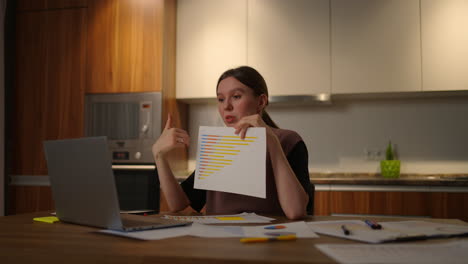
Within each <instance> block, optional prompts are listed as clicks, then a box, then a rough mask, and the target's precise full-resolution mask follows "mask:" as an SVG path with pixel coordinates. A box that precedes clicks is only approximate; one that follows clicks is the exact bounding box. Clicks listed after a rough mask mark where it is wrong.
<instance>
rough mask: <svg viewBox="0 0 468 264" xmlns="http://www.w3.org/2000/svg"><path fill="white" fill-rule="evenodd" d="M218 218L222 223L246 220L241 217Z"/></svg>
mask: <svg viewBox="0 0 468 264" xmlns="http://www.w3.org/2000/svg"><path fill="white" fill-rule="evenodd" d="M216 218H217V219H219V220H222V221H234V220H245V219H244V218H243V217H240V216H219V217H216Z"/></svg>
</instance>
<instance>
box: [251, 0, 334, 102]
mask: <svg viewBox="0 0 468 264" xmlns="http://www.w3.org/2000/svg"><path fill="white" fill-rule="evenodd" d="M247 33H248V34H247V40H248V41H247V43H248V48H247V62H248V64H249V65H250V66H252V67H254V68H256V69H257V70H258V71H259V72H260V73H261V74H262V75H263V77H264V78H265V81H266V82H267V85H268V89H269V93H270V95H310V94H317V93H330V5H329V1H328V0H289V1H284V0H249V1H248V30H247Z"/></svg>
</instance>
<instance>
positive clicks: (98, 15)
mask: <svg viewBox="0 0 468 264" xmlns="http://www.w3.org/2000/svg"><path fill="white" fill-rule="evenodd" d="M165 11H167V10H165V1H164V0H158V1H128V0H125V1H115V0H112V1H111V0H98V1H96V0H95V1H90V2H89V6H88V13H89V19H88V40H87V43H88V44H87V85H86V92H87V93H125V92H155V91H161V90H162V79H163V66H164V65H163V63H164V60H165V59H167V58H165V56H169V55H167V53H165V51H166V49H167V47H165V44H166V41H167V40H166V39H165V37H166V36H165V35H164V34H165V26H166V25H167V23H166V21H165V18H166V16H167V15H171V13H170V12H169V13H168V14H167V15H166V13H165Z"/></svg>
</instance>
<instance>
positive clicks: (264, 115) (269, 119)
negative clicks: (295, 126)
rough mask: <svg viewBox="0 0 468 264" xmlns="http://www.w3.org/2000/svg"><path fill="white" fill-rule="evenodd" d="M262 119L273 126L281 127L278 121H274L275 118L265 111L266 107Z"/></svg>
mask: <svg viewBox="0 0 468 264" xmlns="http://www.w3.org/2000/svg"><path fill="white" fill-rule="evenodd" d="M262 119H263V122H265V124H267V125H269V126H271V127H273V128H279V127H278V125H276V123H275V122H274V121H273V119H271V117H270V115H269V114H268V113H267V112H266V111H265V109H263V111H262Z"/></svg>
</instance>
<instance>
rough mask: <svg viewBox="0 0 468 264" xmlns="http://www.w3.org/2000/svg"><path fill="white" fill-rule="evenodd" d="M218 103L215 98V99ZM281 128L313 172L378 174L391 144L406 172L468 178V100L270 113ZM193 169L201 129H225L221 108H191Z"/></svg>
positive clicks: (366, 102) (337, 104)
mask: <svg viewBox="0 0 468 264" xmlns="http://www.w3.org/2000/svg"><path fill="white" fill-rule="evenodd" d="M213 100H215V99H213ZM267 109H268V112H269V113H270V115H271V117H272V118H273V120H274V121H275V122H276V123H277V124H278V125H279V126H280V127H282V128H288V129H292V130H295V131H297V132H298V133H299V134H300V135H301V136H302V137H303V139H304V141H305V143H306V145H307V147H308V150H309V170H310V172H350V173H352V172H366V173H367V172H368V173H378V172H380V169H379V160H381V159H383V158H384V157H385V148H386V146H387V144H388V141H389V140H391V141H392V143H395V144H396V151H397V157H398V158H399V159H400V160H401V164H402V165H401V173H421V174H432V173H444V174H445V173H465V174H466V173H468V139H467V136H468V122H467V121H466V120H467V119H466V116H468V97H467V96H458V97H445V98H412V99H385V100H384V99H351V98H348V99H340V100H335V101H333V102H332V104H330V105H309V106H294V105H289V106H275V105H270V106H269V107H268V108H267ZM189 120H190V122H189V133H190V135H191V148H190V151H189V153H190V156H189V158H190V162H189V168H190V169H191V170H192V169H194V168H195V161H194V159H195V154H196V137H197V135H198V127H199V126H201V125H205V126H223V122H222V120H221V119H220V118H219V117H218V113H217V108H216V104H208V105H203V104H191V105H190V107H189Z"/></svg>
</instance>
